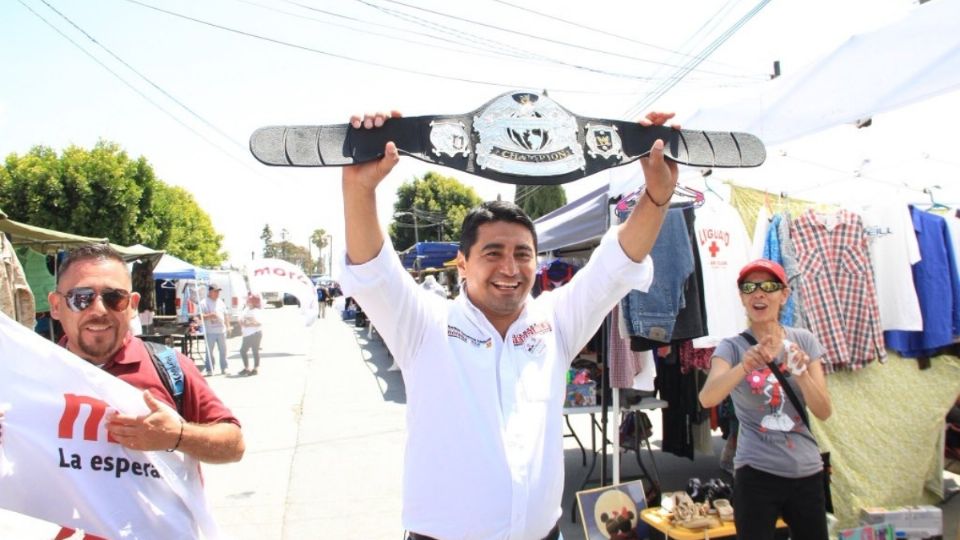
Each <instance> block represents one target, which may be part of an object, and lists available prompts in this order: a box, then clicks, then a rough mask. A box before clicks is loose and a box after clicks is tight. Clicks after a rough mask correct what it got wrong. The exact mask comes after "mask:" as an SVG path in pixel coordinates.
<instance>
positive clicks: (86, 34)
mask: <svg viewBox="0 0 960 540" xmlns="http://www.w3.org/2000/svg"><path fill="white" fill-rule="evenodd" d="M40 1H41V2H43V3H44V4H45V5H46V6H47V7H48V8H50V9H51V10H52V11H53V12H54V13H56V14H57V15H59V16H60V17H61V18H62V19H63V20H65V21H67V23H69V24H70V26H72V27H74V28H76V29H77V30H78V31H79V32H80V33H81V34H83V35H84V36H86V37H87V39H89V40H90V41H92V42H93V43H94V44H96V45H97V46H98V47H100V48H101V49H103V50H104V51H106V52H107V54H109V55H110V56H112V57H113V58H114V59H116V60H117V61H118V62H120V63H121V64H123V65H124V66H126V68H127V69H129V70H130V71H132V72H134V73H136V74H137V76H139V77H140V78H141V79H143V80H144V81H146V82H147V83H148V84H149V85H150V86H152V87H154V88H155V89H156V90H157V91H158V92H160V93H161V94H163V95H165V96H167V97H168V98H169V99H170V100H171V101H173V102H174V103H176V104H177V105H179V106H180V107H182V108H183V110H185V111H187V112H188V113H190V114H191V115H192V116H193V117H194V118H196V119H197V120H200V121H201V122H203V123H204V124H205V125H206V126H207V127H209V128H210V129H212V130H214V131H216V132H217V133H219V134H220V136H222V137H223V138H224V139H227V140H228V141H230V142H231V143H233V144H234V145H236V146H237V148H239V149H240V150H242V151H244V152H245V151H246V150H247V148H246V147H245V146H244V145H242V144H240V143H238V142H237V141H235V140H234V139H233V138H232V137H231V136H230V135H227V134H226V133H224V131H223V130H222V129H220V128H218V127H217V126H215V125H214V124H213V123H212V122H210V121H208V120H207V119H206V118H204V117H202V116H200V114H199V113H197V112H196V111H194V110H193V109H191V108H190V107H188V106H187V105H186V104H184V103H183V102H182V101H180V100H179V99H177V98H175V97H174V96H173V95H171V94H170V92H167V91H166V90H164V89H163V88H161V87H160V85H158V84H157V83H155V82H153V81H152V80H150V78H149V77H147V76H146V75H144V74H143V73H140V72H139V71H137V69H136V68H134V67H133V66H131V65H130V64H129V63H127V62H126V61H125V60H124V59H123V58H120V57H119V56H117V55H116V54H115V53H114V52H113V51H112V50H110V49H109V48H108V47H107V46H106V45H104V44H102V43H100V42H99V41H97V39H96V38H95V37H93V36H92V35H90V33H89V32H87V31H86V30H84V29H83V28H80V26H79V25H77V23H75V22H73V21H72V20H71V19H70V18H69V17H67V16H66V15H64V14H63V13H61V12H60V10H58V9H57V8H55V7H53V6H52V5H51V4H50V2H48V1H47V0H40Z"/></svg>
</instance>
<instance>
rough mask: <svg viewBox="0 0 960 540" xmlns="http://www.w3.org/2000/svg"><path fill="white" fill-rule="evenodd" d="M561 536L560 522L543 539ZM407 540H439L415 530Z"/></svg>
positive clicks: (554, 538) (556, 538) (409, 534)
mask: <svg viewBox="0 0 960 540" xmlns="http://www.w3.org/2000/svg"><path fill="white" fill-rule="evenodd" d="M559 538H560V524H559V523H557V524H556V525H554V526H553V528H552V529H550V532H548V533H547V535H546V536H544V537H543V540H558V539H559ZM407 540H437V539H436V538H434V537H432V536H427V535H425V534H417V533H414V532H410V533H407Z"/></svg>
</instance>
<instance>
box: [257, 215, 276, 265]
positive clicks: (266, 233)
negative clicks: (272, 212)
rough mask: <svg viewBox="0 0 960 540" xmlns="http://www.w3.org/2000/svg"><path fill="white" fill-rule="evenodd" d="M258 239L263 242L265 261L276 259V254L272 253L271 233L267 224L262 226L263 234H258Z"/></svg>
mask: <svg viewBox="0 0 960 540" xmlns="http://www.w3.org/2000/svg"><path fill="white" fill-rule="evenodd" d="M260 239H261V240H263V257H264V258H266V259H271V258H273V257H276V255H277V254H276V253H275V252H274V244H273V231H272V230H270V224H269V223H267V224H266V225H264V226H263V232H261V233H260Z"/></svg>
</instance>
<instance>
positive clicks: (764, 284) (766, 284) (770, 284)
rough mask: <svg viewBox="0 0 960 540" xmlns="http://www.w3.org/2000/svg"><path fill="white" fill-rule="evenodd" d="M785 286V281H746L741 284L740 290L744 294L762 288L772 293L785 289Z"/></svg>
mask: <svg viewBox="0 0 960 540" xmlns="http://www.w3.org/2000/svg"><path fill="white" fill-rule="evenodd" d="M783 287H784V285H783V283H780V282H779V281H771V280H767V281H744V282H743V283H741V284H740V292H742V293H743V294H750V293H752V292H753V291H755V290H757V289H760V290H761V291H763V292H765V293H772V292H777V291H779V290H780V289H783Z"/></svg>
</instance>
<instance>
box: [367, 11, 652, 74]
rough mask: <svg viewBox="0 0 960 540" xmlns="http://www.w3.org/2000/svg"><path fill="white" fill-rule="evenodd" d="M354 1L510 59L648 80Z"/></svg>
mask: <svg viewBox="0 0 960 540" xmlns="http://www.w3.org/2000/svg"><path fill="white" fill-rule="evenodd" d="M356 1H357V2H359V3H361V4H364V5H366V6H368V7H370V8H373V9H376V10H377V11H381V12H383V13H386V14H387V15H391V16H394V17H398V18H402V19H404V20H407V21H409V22H412V23H414V24H419V25H421V26H428V27H431V28H433V29H434V30H437V31H439V32H445V33H447V34H451V35H455V36H458V37H462V38H467V40H468V41H474V42H486V43H488V44H490V46H493V47H494V48H495V49H496V50H500V51H502V52H501V53H502V54H504V55H506V56H511V57H515V58H523V59H528V60H540V61H544V62H549V63H553V64H557V65H561V66H565V67H569V68H573V69H579V70H582V71H588V72H591V73H598V74H601V75H609V76H611V77H620V78H625V79H636V80H650V78H649V77H643V76H639V75H631V74H629V73H620V72H616V71H609V70H604V69H597V68H592V67H589V66H585V65H582V64H575V63H572V62H566V61H564V60H557V59H555V58H551V57H549V56H545V55H541V54H536V53H532V52H530V51H527V50H524V49H521V48H519V47H513V46H508V45H504V44H503V43H501V42H499V41H496V40H491V39H487V38H481V37H479V36H476V35H474V34H469V33H467V32H464V31H463V30H459V29H456V28H451V27H449V26H445V25H442V24H439V23H435V22H432V21H427V20H424V19H420V18H417V17H414V16H412V15H409V14H407V13H403V12H401V11H397V10H393V9H388V8H385V7H383V6H378V5H376V4H373V3H371V2H368V1H366V0H356ZM401 5H406V4H401ZM413 7H414V9H420V10H423V11H427V12H429V13H436V12H434V11H431V10H427V9H424V8H417V7H415V6H413ZM441 15H443V14H441ZM444 16H446V17H450V18H453V19H457V20H465V19H459V18H458V17H454V16H452V15H444ZM474 24H478V25H481V26H487V25H483V24H481V23H474ZM495 28H496V27H495ZM497 29H499V30H502V31H505V32H509V30H505V29H502V28H497ZM511 49H512V50H515V51H519V53H516V52H507V51H510V50H511ZM521 53H522V54H521Z"/></svg>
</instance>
